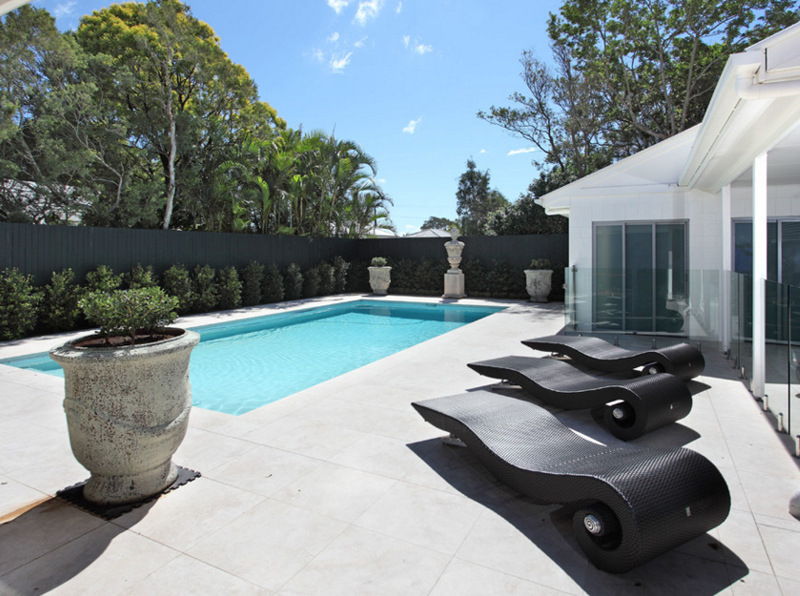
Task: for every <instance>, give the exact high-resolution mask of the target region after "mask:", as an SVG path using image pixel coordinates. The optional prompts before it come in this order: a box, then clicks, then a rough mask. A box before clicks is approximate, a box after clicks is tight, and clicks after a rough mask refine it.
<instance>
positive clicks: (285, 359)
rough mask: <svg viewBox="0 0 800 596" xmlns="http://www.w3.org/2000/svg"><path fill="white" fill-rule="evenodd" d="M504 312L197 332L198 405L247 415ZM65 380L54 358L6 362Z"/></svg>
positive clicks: (435, 311)
mask: <svg viewBox="0 0 800 596" xmlns="http://www.w3.org/2000/svg"><path fill="white" fill-rule="evenodd" d="M500 310H503V308H502V307H490V306H462V305H449V304H425V303H409V302H388V301H383V300H358V301H353V302H346V303H342V304H336V305H331V306H322V307H316V308H309V309H303V310H298V311H294V312H291V313H285V314H278V315H266V316H262V317H255V318H252V319H246V320H242V321H234V322H231V323H217V324H214V325H205V326H201V327H192V329H193V330H194V331H197V332H198V333H199V334H200V343H199V344H198V345H197V347H196V348H195V349H194V351H193V352H192V358H191V364H190V372H189V374H190V378H191V381H192V401H193V404H194V405H195V406H197V407H200V408H207V409H209V410H216V411H218V412H224V413H226V414H234V415H240V414H244V413H246V412H249V411H251V410H254V409H256V408H258V407H260V406H263V405H264V404H268V403H270V402H273V401H277V400H279V399H281V398H283V397H286V396H288V395H292V394H293V393H297V392H298V391H302V390H303V389H307V388H308V387H311V386H313V385H316V384H318V383H321V382H323V381H327V380H329V379H332V378H334V377H337V376H339V375H341V374H344V373H346V372H349V371H351V370H354V369H356V368H359V367H361V366H364V365H365V364H369V363H370V362H374V361H376V360H379V359H381V358H385V357H386V356H389V355H391V354H394V353H395V352H399V351H400V350H404V349H406V348H409V347H411V346H413V345H416V344H418V343H420V342H423V341H426V340H428V339H431V338H433V337H436V336H438V335H441V334H443V333H447V332H448V331H452V330H453V329H456V328H458V327H461V326H463V325H466V324H468V323H471V322H473V321H477V320H478V319H481V318H483V317H485V316H488V315H490V314H493V313H495V312H498V311H500ZM0 364H8V365H11V366H16V367H19V368H27V369H33V370H38V371H40V372H46V373H49V374H53V375H58V376H63V374H64V373H63V371H62V370H61V367H60V366H59V365H58V364H56V363H55V362H54V361H53V360H51V359H50V357H49V356H48V355H47V353H42V354H34V355H32V356H24V357H19V358H9V359H6V360H0Z"/></svg>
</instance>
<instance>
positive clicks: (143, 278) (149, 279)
mask: <svg viewBox="0 0 800 596" xmlns="http://www.w3.org/2000/svg"><path fill="white" fill-rule="evenodd" d="M122 282H123V284H124V285H125V288H126V289H128V290H138V289H139V288H155V287H156V286H158V279H157V278H156V274H155V273H154V272H153V266H152V265H148V266H147V267H142V264H141V263H136V266H135V267H134V268H133V269H131V270H130V271H129V272H128V273H125V274H123V276H122Z"/></svg>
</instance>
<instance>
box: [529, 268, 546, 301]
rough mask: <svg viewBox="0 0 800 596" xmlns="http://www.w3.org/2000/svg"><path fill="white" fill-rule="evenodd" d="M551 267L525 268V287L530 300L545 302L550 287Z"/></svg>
mask: <svg viewBox="0 0 800 596" xmlns="http://www.w3.org/2000/svg"><path fill="white" fill-rule="evenodd" d="M552 277H553V270H552V269H526V270H525V289H526V290H528V296H530V302H547V297H548V296H549V295H550V290H551V289H552V285H553V283H552Z"/></svg>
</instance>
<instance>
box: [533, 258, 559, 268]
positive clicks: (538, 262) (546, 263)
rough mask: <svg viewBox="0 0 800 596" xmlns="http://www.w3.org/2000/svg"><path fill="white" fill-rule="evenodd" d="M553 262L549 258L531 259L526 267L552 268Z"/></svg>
mask: <svg viewBox="0 0 800 596" xmlns="http://www.w3.org/2000/svg"><path fill="white" fill-rule="evenodd" d="M552 268H553V263H551V262H550V259H532V260H531V264H530V267H528V269H552Z"/></svg>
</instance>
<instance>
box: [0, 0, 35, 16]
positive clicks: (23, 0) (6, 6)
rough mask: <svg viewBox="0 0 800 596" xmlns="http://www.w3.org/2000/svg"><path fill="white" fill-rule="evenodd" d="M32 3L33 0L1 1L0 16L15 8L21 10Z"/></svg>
mask: <svg viewBox="0 0 800 596" xmlns="http://www.w3.org/2000/svg"><path fill="white" fill-rule="evenodd" d="M30 1H31V0H0V14H5V13H7V12H11V11H12V10H14V9H15V8H19V7H20V6H22V5H23V4H27V3H28V2H30Z"/></svg>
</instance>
